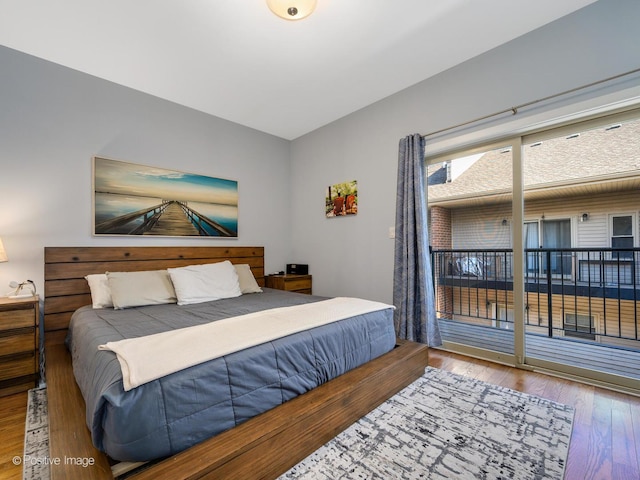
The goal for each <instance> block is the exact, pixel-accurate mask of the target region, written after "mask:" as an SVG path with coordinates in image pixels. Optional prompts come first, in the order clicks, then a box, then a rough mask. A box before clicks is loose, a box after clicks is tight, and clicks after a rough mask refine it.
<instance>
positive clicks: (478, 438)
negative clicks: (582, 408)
mask: <svg viewBox="0 0 640 480" xmlns="http://www.w3.org/2000/svg"><path fill="white" fill-rule="evenodd" d="M573 415H574V409H573V407H569V406H567V405H562V404H559V403H556V402H552V401H549V400H545V399H542V398H539V397H535V396H531V395H527V394H524V393H520V392H516V391H514V390H509V389H507V388H503V387H499V386H496V385H491V384H488V383H485V382H481V381H479V380H474V379H470V378H468V377H463V376H460V375H455V374H452V373H449V372H445V371H443V370H439V369H435V368H431V367H428V368H427V369H426V371H425V374H424V376H422V377H421V378H420V379H418V380H417V381H416V382H414V383H412V384H411V385H410V386H409V387H407V388H405V389H404V390H402V391H401V392H400V393H398V394H397V395H395V396H393V397H392V398H391V399H389V400H388V401H386V402H385V403H383V404H382V405H381V406H380V407H378V408H377V409H375V410H373V411H372V412H370V413H369V414H368V415H366V416H365V417H363V418H362V419H360V420H359V421H358V422H356V423H355V424H353V425H352V426H351V427H349V428H348V429H347V430H345V431H344V432H342V433H341V434H339V435H338V436H337V437H335V438H334V439H333V440H331V441H330V442H329V443H327V444H326V445H324V446H323V447H321V448H320V449H319V450H317V451H316V452H315V453H313V454H311V455H310V456H309V457H307V458H306V459H305V460H303V461H302V462H301V463H299V464H298V465H296V466H295V467H293V468H292V469H291V470H289V471H288V472H287V473H285V474H284V475H282V476H281V477H280V479H314V480H316V479H323V480H325V479H326V480H329V479H331V480H334V479H447V480H451V479H465V480H466V479H469V480H476V479H518V480H520V479H522V480H524V479H527V480H528V479H562V478H563V476H564V469H565V462H566V457H567V453H568V450H569V440H570V438H571V428H572V423H573Z"/></svg>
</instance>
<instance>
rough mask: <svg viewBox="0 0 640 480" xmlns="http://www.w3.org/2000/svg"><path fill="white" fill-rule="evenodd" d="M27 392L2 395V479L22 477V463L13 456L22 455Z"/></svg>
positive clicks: (0, 413) (0, 426) (0, 458)
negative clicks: (17, 463)
mask: <svg viewBox="0 0 640 480" xmlns="http://www.w3.org/2000/svg"><path fill="white" fill-rule="evenodd" d="M26 415H27V392H22V393H16V394H13V395H9V396H7V397H0V479H2V480H5V479H7V480H8V479H11V480H13V479H15V480H19V479H21V478H22V465H15V464H14V463H13V458H14V457H15V456H19V457H21V456H22V449H23V445H24V420H25V417H26Z"/></svg>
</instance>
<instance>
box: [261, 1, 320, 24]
mask: <svg viewBox="0 0 640 480" xmlns="http://www.w3.org/2000/svg"><path fill="white" fill-rule="evenodd" d="M316 2H317V0H267V5H269V8H270V9H271V11H272V12H273V13H275V14H276V15H277V16H279V17H280V18H284V19H285V20H301V19H303V18H305V17H308V16H309V15H311V13H312V12H313V10H314V9H315V8H316Z"/></svg>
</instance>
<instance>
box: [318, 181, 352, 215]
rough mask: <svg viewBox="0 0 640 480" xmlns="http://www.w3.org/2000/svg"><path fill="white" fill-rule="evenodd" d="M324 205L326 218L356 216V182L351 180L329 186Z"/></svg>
mask: <svg viewBox="0 0 640 480" xmlns="http://www.w3.org/2000/svg"><path fill="white" fill-rule="evenodd" d="M324 205H325V214H326V216H327V218H333V217H342V216H346V215H356V214H357V213H358V182H357V181H356V180H353V181H351V182H344V183H336V184H335V185H331V186H329V187H328V188H327V196H326V197H325V202H324Z"/></svg>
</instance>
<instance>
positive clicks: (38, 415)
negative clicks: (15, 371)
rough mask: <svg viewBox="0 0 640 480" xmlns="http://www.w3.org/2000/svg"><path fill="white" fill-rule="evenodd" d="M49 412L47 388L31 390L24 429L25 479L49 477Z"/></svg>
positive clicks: (23, 468)
mask: <svg viewBox="0 0 640 480" xmlns="http://www.w3.org/2000/svg"><path fill="white" fill-rule="evenodd" d="M48 459H49V414H48V411H47V390H46V389H45V388H34V389H32V390H29V397H28V401H27V419H26V421H25V429H24V456H23V457H22V478H23V479H24V480H46V479H48V478H49V464H48V463H47V460H48Z"/></svg>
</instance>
